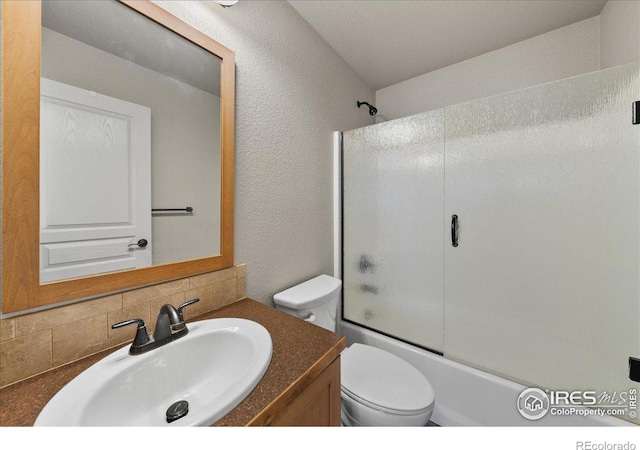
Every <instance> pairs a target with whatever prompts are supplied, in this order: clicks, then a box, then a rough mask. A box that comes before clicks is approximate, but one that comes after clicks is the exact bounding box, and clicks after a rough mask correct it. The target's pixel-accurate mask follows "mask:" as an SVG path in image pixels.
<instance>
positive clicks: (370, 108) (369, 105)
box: [358, 102, 378, 116]
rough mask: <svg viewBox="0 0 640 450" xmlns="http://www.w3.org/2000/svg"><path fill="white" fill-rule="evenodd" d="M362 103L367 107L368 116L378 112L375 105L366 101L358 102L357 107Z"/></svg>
mask: <svg viewBox="0 0 640 450" xmlns="http://www.w3.org/2000/svg"><path fill="white" fill-rule="evenodd" d="M362 105H367V106H368V107H369V115H370V116H375V115H376V114H378V110H377V108H376V107H375V106H373V105H371V104H369V103H367V102H358V108H360V107H361V106H362Z"/></svg>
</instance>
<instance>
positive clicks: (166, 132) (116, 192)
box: [2, 0, 235, 313]
mask: <svg viewBox="0 0 640 450" xmlns="http://www.w3.org/2000/svg"><path fill="white" fill-rule="evenodd" d="M5 3H7V2H3V5H2V7H3V9H2V38H3V42H5V41H6V40H7V39H9V40H12V41H13V42H14V43H18V44H20V45H21V46H22V51H21V52H18V51H16V52H14V53H15V54H12V53H11V51H6V50H5V49H6V48H14V47H15V46H14V45H7V46H3V47H5V48H3V54H2V71H3V74H2V75H3V80H7V79H9V80H11V79H12V78H11V77H12V75H14V76H16V77H21V76H22V80H29V83H25V82H23V83H21V84H20V88H22V90H23V91H26V89H27V86H30V91H29V92H28V95H30V96H31V98H32V99H33V100H35V95H37V96H38V99H39V101H38V108H37V110H36V108H31V109H30V110H28V111H27V110H25V108H24V107H23V108H17V105H14V104H13V103H12V102H11V97H12V95H14V90H12V88H11V83H10V82H5V83H3V92H2V94H3V96H2V100H3V111H2V112H3V118H5V121H4V122H5V123H3V134H2V138H3V186H2V191H3V192H2V194H3V206H4V208H3V211H2V215H3V255H2V256H3V263H4V264H3V267H2V275H3V298H2V311H3V313H7V312H12V311H19V310H23V309H27V308H32V307H36V306H42V305H46V304H50V303H56V302H60V301H64V300H71V299H77V298H83V297H88V296H94V295H100V294H105V293H109V292H113V291H117V290H124V289H127V288H131V287H136V286H141V285H146V284H152V283H155V282H160V281H166V280H169V279H175V278H181V277H184V276H189V275H194V274H198V273H204V272H208V271H212V270H218V269H221V268H225V267H230V266H231V265H233V114H234V108H233V102H234V77H235V74H234V71H235V67H234V55H233V52H232V51H230V50H229V49H227V48H225V47H223V46H222V45H220V44H218V43H217V42H215V41H213V40H212V39H210V38H209V37H208V36H206V35H204V34H202V33H200V32H199V31H197V30H195V29H193V28H191V27H190V26H188V25H186V24H185V23H183V22H181V21H180V20H178V19H177V18H175V17H174V16H171V15H170V14H169V13H167V12H166V11H165V10H163V9H162V8H160V7H159V6H157V5H154V4H153V3H151V2H147V1H117V0H107V1H101V2H78V1H73V0H71V1H69V0H50V1H46V2H42V3H40V2H15V3H16V5H9V6H7V5H5ZM11 3H14V2H11ZM36 15H37V16H38V17H37V20H35V19H36ZM11 22H13V24H14V25H15V26H13V27H12V26H10V23H11ZM18 22H20V23H18ZM35 22H37V26H36V23H35ZM25 49H29V50H31V51H30V52H29V51H26V52H25ZM16 50H17V49H16ZM36 50H38V51H36ZM40 50H41V51H40ZM36 55H37V61H36ZM34 69H37V70H39V72H40V77H39V78H40V83H38V86H36V83H35V81H36V80H33V77H31V78H29V75H30V74H33V73H34ZM16 86H17V84H16V85H14V89H15V88H16ZM7 97H8V98H7ZM23 100H24V99H23ZM23 105H24V103H23ZM30 105H31V104H30ZM31 106H33V105H31ZM7 117H9V121H8V122H9V123H8V124H7V123H6V122H7V120H6V118H7ZM36 119H37V122H36ZM12 124H14V125H18V124H19V125H22V126H24V125H25V124H30V125H37V133H38V135H39V136H40V142H39V144H38V143H37V142H35V143H34V142H33V139H31V141H30V142H20V143H19V144H18V143H17V141H15V139H14V140H11V141H9V139H11V138H12V137H11V133H10V132H9V136H7V132H6V131H7V130H11V129H12V128H10V127H11V125H12ZM35 144H38V145H35ZM7 150H9V151H7ZM12 155H14V156H16V157H23V158H24V157H29V158H33V159H34V160H36V161H37V162H38V163H39V169H37V170H34V167H23V170H22V172H20V173H15V171H12V174H11V175H9V174H8V172H9V170H8V169H7V164H9V165H11V162H12V161H13V159H12V158H13V156H12ZM36 167H37V166H36ZM7 176H8V178H7ZM27 179H28V180H30V182H31V183H33V184H34V185H35V186H36V187H38V185H39V188H38V190H37V192H35V190H32V191H31V192H29V193H28V195H27V197H28V198H26V200H27V201H26V203H23V204H22V207H21V208H20V209H18V205H15V204H13V203H12V202H11V201H9V202H6V201H5V199H6V198H7V197H8V196H10V195H12V192H13V193H15V191H16V190H19V189H20V187H19V183H23V182H24V181H25V180H27ZM34 194H37V195H34ZM34 196H35V197H36V198H31V197H34ZM36 208H37V213H36V214H28V212H29V210H30V212H31V213H33V212H34V211H35V210H36ZM38 217H39V220H38ZM25 220H26V221H28V222H29V226H28V227H25V226H24V221H25ZM20 221H22V224H21V226H20V225H19V222H20ZM14 234H15V235H16V237H17V241H13V240H12V239H7V236H14ZM34 237H35V238H36V239H35V240H36V245H35V246H34V245H33V242H32V241H33V239H34ZM10 240H11V242H8V241H10ZM14 242H15V243H14ZM20 253H21V254H20ZM25 255H26V256H27V257H26V259H25ZM11 261H20V263H19V264H17V265H16V266H13V267H12V268H11V269H10V270H9V269H8V268H7V265H6V263H7V262H11ZM35 263H37V264H35ZM34 271H35V273H34ZM34 282H35V283H34ZM33 284H35V288H34V287H33ZM29 293H31V294H29ZM33 293H36V294H37V295H35V296H34V295H33ZM34 297H35V298H34Z"/></svg>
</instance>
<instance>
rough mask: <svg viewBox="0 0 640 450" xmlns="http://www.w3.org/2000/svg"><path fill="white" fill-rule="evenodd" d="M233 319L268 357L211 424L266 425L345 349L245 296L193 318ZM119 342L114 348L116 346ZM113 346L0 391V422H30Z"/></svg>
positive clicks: (331, 336) (330, 336)
mask: <svg viewBox="0 0 640 450" xmlns="http://www.w3.org/2000/svg"><path fill="white" fill-rule="evenodd" d="M219 317H237V318H244V319H249V320H253V321H254V322H257V323H259V324H261V325H263V326H264V327H265V328H266V329H267V330H268V331H269V333H270V334H271V339H272V341H273V355H272V357H271V363H270V365H269V368H268V369H267V372H266V373H265V375H264V377H263V378H262V380H261V381H260V383H259V384H258V385H257V386H256V388H255V389H254V390H253V391H252V392H251V393H250V394H249V395H248V396H247V398H245V399H244V400H243V401H242V403H240V404H239V405H238V406H237V407H236V408H235V409H234V410H233V411H231V412H230V413H229V414H227V415H226V416H225V417H223V418H222V419H220V420H219V421H218V422H216V423H215V425H216V426H245V425H266V424H268V423H269V421H270V419H271V418H272V417H273V416H274V414H276V413H277V412H278V411H280V410H281V409H282V408H284V407H285V406H286V405H287V404H288V403H290V402H291V401H292V400H293V399H294V398H295V397H296V396H297V395H298V394H299V393H300V392H301V391H302V390H304V389H305V388H306V387H307V386H308V385H309V384H310V383H311V382H312V381H313V380H314V379H315V378H316V377H317V376H318V375H319V374H320V372H322V371H323V370H324V369H325V368H326V367H327V366H328V365H329V364H331V362H333V361H334V360H335V358H337V357H338V355H339V354H340V352H341V351H342V350H343V349H344V348H345V339H344V337H342V336H339V335H337V334H335V333H332V332H330V331H327V330H325V329H324V328H320V327H317V326H315V325H312V324H309V323H306V322H304V321H302V320H299V319H296V318H295V317H293V316H289V315H287V314H284V313H282V312H280V311H276V310H275V309H273V308H271V307H269V306H266V305H263V304H262V303H259V302H256V301H254V300H251V299H243V300H239V301H237V302H235V303H233V304H231V305H228V306H226V307H224V308H221V309H218V310H216V311H212V312H210V313H206V314H203V315H201V316H198V317H195V318H193V320H192V321H195V320H205V319H214V318H219ZM121 347H122V346H120V347H118V348H121ZM115 350H117V348H112V349H109V350H105V351H103V352H100V353H97V354H95V355H92V356H89V357H86V358H83V359H81V360H79V361H76V362H73V363H70V364H68V365H66V366H63V367H59V368H57V369H54V370H51V371H49V372H46V373H43V374H40V375H37V376H35V377H33V378H29V379H27V380H24V381H21V382H19V383H16V384H13V385H11V386H7V387H5V388H3V389H0V425H1V426H31V425H33V423H34V422H35V420H36V418H37V417H38V414H39V413H40V411H41V410H42V408H44V406H45V405H46V404H47V402H48V401H49V400H50V399H51V398H52V397H53V396H54V395H55V394H56V392H58V391H59V390H60V389H62V387H64V386H65V385H66V384H67V383H68V382H69V381H71V380H72V379H73V378H75V377H76V376H77V375H78V374H80V373H81V372H82V371H84V370H85V369H87V368H88V367H90V366H91V365H93V364H94V363H96V362H97V361H99V360H100V359H102V358H104V357H105V356H106V355H108V354H109V353H111V352H113V351H115Z"/></svg>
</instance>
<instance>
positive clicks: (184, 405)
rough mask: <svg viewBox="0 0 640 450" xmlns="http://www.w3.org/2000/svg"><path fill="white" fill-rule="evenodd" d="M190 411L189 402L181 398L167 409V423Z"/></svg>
mask: <svg viewBox="0 0 640 450" xmlns="http://www.w3.org/2000/svg"><path fill="white" fill-rule="evenodd" d="M188 413H189V402H188V401H186V400H180V401H177V402H175V403H174V404H173V405H171V406H169V408H168V409H167V423H171V422H174V421H176V420H178V419H180V418H182V417H184V416H186V415H187V414H188Z"/></svg>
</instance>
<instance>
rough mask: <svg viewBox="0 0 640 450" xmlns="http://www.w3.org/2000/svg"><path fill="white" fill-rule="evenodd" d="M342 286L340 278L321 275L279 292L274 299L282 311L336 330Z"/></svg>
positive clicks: (330, 329) (277, 307)
mask: <svg viewBox="0 0 640 450" xmlns="http://www.w3.org/2000/svg"><path fill="white" fill-rule="evenodd" d="M341 286H342V282H341V281H340V280H339V279H337V278H333V277H330V276H329V275H320V276H317V277H315V278H312V279H310V280H307V281H305V282H304V283H300V284H297V285H295V286H293V287H290V288H289V289H287V290H285V291H282V292H278V293H277V294H276V295H274V296H273V301H274V303H275V304H276V309H279V310H280V311H283V312H286V313H287V314H291V315H292V316H296V317H298V318H300V319H303V320H305V321H306V322H310V323H313V324H315V325H318V326H320V327H322V328H326V329H327V330H329V331H335V330H336V315H337V313H338V299H339V298H340V288H341Z"/></svg>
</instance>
